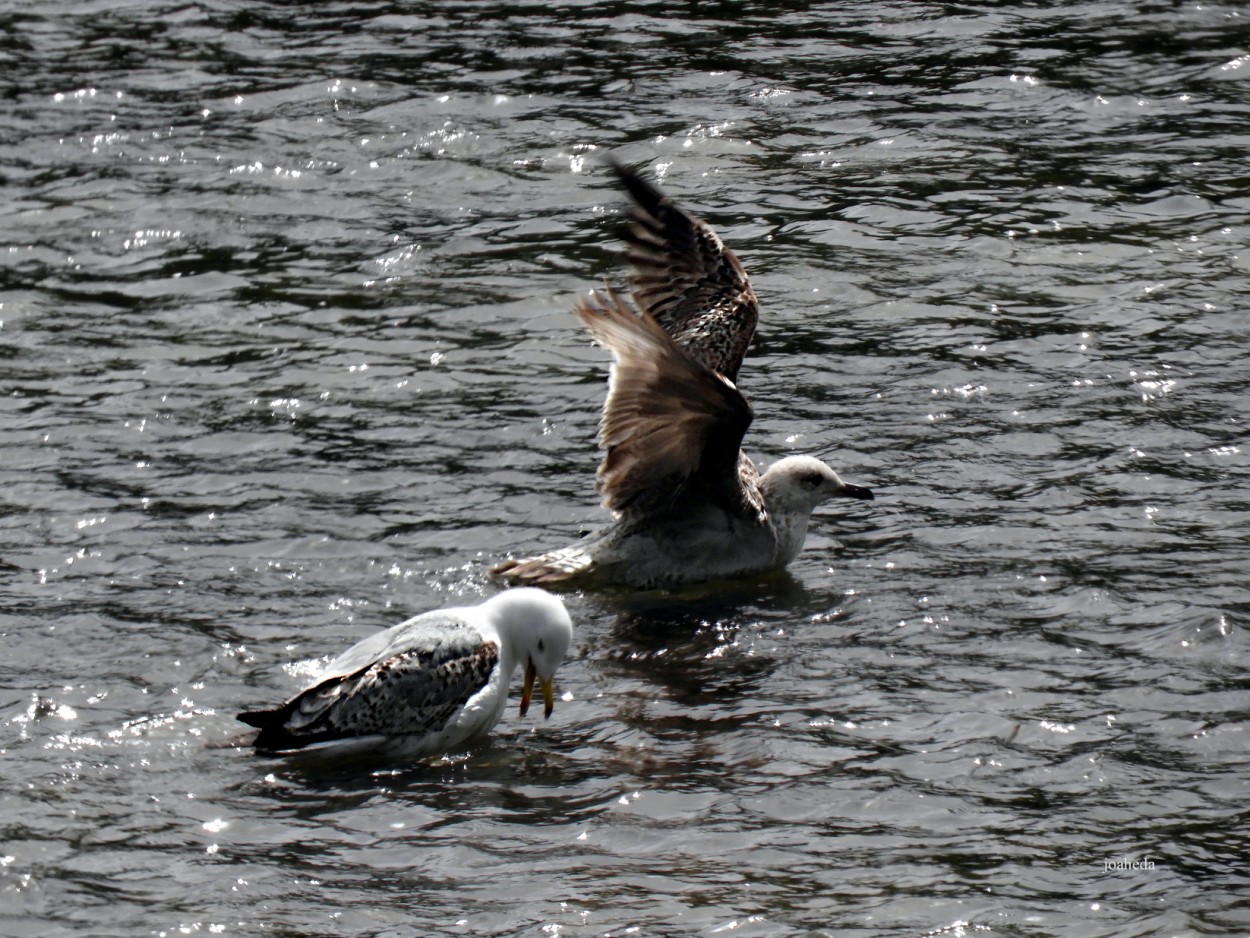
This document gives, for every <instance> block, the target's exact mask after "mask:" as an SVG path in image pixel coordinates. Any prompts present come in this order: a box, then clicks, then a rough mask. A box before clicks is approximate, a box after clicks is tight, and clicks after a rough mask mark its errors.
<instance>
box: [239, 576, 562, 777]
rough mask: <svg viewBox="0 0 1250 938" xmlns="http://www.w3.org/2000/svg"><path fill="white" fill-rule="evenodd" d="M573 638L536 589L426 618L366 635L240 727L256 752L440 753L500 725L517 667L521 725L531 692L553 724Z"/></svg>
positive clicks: (556, 608)
mask: <svg viewBox="0 0 1250 938" xmlns="http://www.w3.org/2000/svg"><path fill="white" fill-rule="evenodd" d="M572 635H573V623H572V621H571V620H570V618H569V614H568V612H567V610H566V609H565V608H564V603H563V602H562V601H561V600H560V599H559V598H558V597H556V596H553V595H551V594H550V593H548V592H546V591H545V590H541V589H535V588H532V587H523V588H520V589H512V590H506V591H504V592H502V593H499V594H498V595H496V596H492V597H491V598H490V599H488V600H486V601H485V602H483V603H481V604H480V605H477V606H464V607H459V608H453V609H441V610H438V611H435V612H427V613H424V614H422V615H419V616H415V617H414V618H411V619H408V620H407V621H405V622H401V623H400V624H399V625H396V626H393V627H392V628H389V629H386V630H385V631H382V632H378V633H376V634H374V635H371V636H369V637H368V638H366V639H364V640H363V641H361V642H359V643H357V644H355V645H353V646H352V647H351V648H349V649H348V650H347V651H345V652H343V654H341V655H339V656H338V657H337V658H335V659H334V660H333V661H331V662H330V663H329V665H327V667H326V669H325V671H324V673H323V674H322V675H321V677H320V678H319V679H318V680H317V681H316V682H314V683H313V684H311V685H309V686H308V687H306V688H304V689H303V690H302V691H300V692H299V693H298V694H296V695H295V696H294V697H292V698H291V699H290V700H288V701H287V702H286V703H284V704H283V705H282V706H280V707H275V708H274V709H272V710H256V711H250V712H246V713H240V714H239V715H238V718H239V719H240V720H242V721H243V722H244V723H247V724H248V725H250V726H255V727H257V728H258V729H259V730H260V733H258V734H257V736H256V739H255V741H254V743H253V745H255V747H256V748H257V750H258V751H261V752H268V753H277V754H291V753H294V752H307V751H310V750H326V749H332V750H334V751H335V752H336V754H337V753H340V752H356V751H360V750H380V751H383V752H385V753H386V754H388V755H402V756H413V757H415V756H423V755H433V754H436V753H442V752H446V751H448V750H450V749H455V748H457V747H459V746H461V745H463V744H465V743H468V742H470V741H472V740H474V739H478V738H480V737H482V736H485V735H486V734H487V733H488V732H489V731H490V730H491V728H492V727H494V726H495V724H496V723H498V722H499V720H500V718H501V717H502V716H503V712H504V708H505V706H506V704H507V698H508V685H509V683H510V682H511V678H512V675H513V673H514V672H515V671H516V669H517V668H518V667H520V666H523V667H524V674H525V677H524V683H523V685H522V690H521V715H522V716H524V715H525V713H526V711H527V710H528V709H529V705H530V700H531V698H532V695H533V692H534V685H535V683H537V684H538V686H539V688H540V691H541V693H542V697H543V713H544V715H545V716H550V715H551V711H552V708H553V707H554V705H555V683H554V681H555V673H556V668H558V667H559V665H560V662H561V661H562V660H563V658H564V654H565V652H566V651H567V650H568V647H569V642H570V641H571V640H572Z"/></svg>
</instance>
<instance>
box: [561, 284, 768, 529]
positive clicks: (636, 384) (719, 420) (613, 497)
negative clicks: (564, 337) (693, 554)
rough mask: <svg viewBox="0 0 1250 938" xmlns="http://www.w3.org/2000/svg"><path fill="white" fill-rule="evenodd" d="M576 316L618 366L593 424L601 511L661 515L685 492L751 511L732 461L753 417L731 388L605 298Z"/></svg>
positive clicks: (595, 298) (647, 320) (648, 319)
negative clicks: (599, 453) (599, 451)
mask: <svg viewBox="0 0 1250 938" xmlns="http://www.w3.org/2000/svg"><path fill="white" fill-rule="evenodd" d="M574 311H575V312H576V313H577V315H578V316H579V317H580V318H581V320H582V322H583V323H585V325H586V328H587V329H589V330H590V332H591V334H592V335H593V336H594V337H595V338H596V339H597V340H598V341H599V343H600V344H601V345H603V346H604V347H605V348H607V349H608V350H609V351H610V352H611V353H612V355H613V357H614V358H615V359H616V363H615V364H614V365H613V366H612V374H611V378H610V379H609V381H608V398H607V401H606V402H605V403H604V406H603V416H602V418H601V420H600V422H599V445H600V447H601V448H603V449H605V450H607V455H605V456H604V458H603V462H602V463H601V464H600V466H599V474H598V479H599V490H600V492H601V493H602V495H603V504H604V506H605V507H607V508H609V509H610V510H612V511H614V512H620V511H624V510H625V509H633V510H637V511H642V512H647V511H659V510H662V509H663V508H664V507H666V506H669V505H671V504H672V503H673V502H674V500H675V498H676V497H677V496H678V495H679V494H681V493H683V492H690V491H692V483H694V484H697V485H698V486H699V487H700V488H701V489H702V490H703V491H705V492H706V493H708V494H709V495H710V496H711V497H713V498H716V499H717V500H718V501H721V502H723V503H724V504H725V505H726V506H727V507H730V508H731V509H736V508H738V507H739V506H743V505H744V503H745V502H747V501H749V499H748V498H746V497H744V493H743V491H742V481H741V479H740V477H739V471H738V469H739V465H738V460H739V447H740V446H741V445H742V438H743V436H744V435H745V434H746V431H747V427H748V426H750V423H751V408H750V407H749V406H748V404H747V402H746V399H745V398H744V397H743V396H742V394H741V392H740V391H739V390H738V389H737V388H736V387H734V384H733V382H732V381H730V380H728V379H727V378H725V377H724V376H722V375H719V374H716V373H715V372H713V371H711V370H710V369H708V368H707V367H706V366H704V365H703V364H701V363H700V362H698V361H697V360H696V359H695V358H694V357H693V356H691V355H690V354H688V353H687V352H686V351H684V350H683V349H682V348H681V347H679V346H678V344H677V343H676V342H675V341H674V339H673V337H671V336H670V335H669V334H668V333H667V332H665V331H664V330H663V329H662V328H661V327H660V326H659V324H658V323H656V321H655V319H654V318H653V317H652V316H651V315H650V314H649V313H641V314H639V313H638V312H637V311H635V310H634V309H633V308H632V307H630V306H629V305H628V304H627V303H625V302H624V301H622V300H621V299H620V298H619V297H617V296H616V295H615V294H613V293H611V292H608V293H599V292H592V293H591V294H590V296H589V297H588V298H585V299H583V300H581V301H580V302H579V303H578V304H577V306H576V307H575V309H574Z"/></svg>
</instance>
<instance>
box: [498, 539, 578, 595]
mask: <svg viewBox="0 0 1250 938" xmlns="http://www.w3.org/2000/svg"><path fill="white" fill-rule="evenodd" d="M594 566H595V561H594V558H592V557H591V556H590V554H589V553H588V552H587V551H586V550H584V549H583V548H581V547H565V548H563V549H561V550H553V551H551V552H550V553H546V554H540V555H539V556H537V557H523V558H521V559H519V560H505V561H504V562H503V563H501V564H497V565H496V566H494V567H492V568H491V571H490V572H491V575H492V576H496V577H499V578H500V579H503V580H507V581H508V582H509V583H526V584H529V585H531V586H552V585H558V584H560V583H567V582H568V581H570V580H576V579H580V578H581V577H584V576H586V575H587V574H589V573H590V572H591V571H592V570H594Z"/></svg>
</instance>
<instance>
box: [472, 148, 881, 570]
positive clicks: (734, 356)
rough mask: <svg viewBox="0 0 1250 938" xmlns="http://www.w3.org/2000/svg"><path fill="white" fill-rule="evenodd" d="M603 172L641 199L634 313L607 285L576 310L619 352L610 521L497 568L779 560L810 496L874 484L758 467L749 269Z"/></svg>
mask: <svg viewBox="0 0 1250 938" xmlns="http://www.w3.org/2000/svg"><path fill="white" fill-rule="evenodd" d="M613 168H614V169H615V171H616V173H617V175H618V176H619V178H620V179H621V182H622V183H623V184H624V186H625V188H626V189H627V190H628V191H629V193H630V194H631V195H632V196H633V197H634V200H635V203H636V204H635V206H634V209H633V213H632V217H633V226H632V227H631V229H630V232H629V234H628V236H627V245H628V246H627V249H626V257H627V259H628V260H629V261H630V263H631V265H632V268H633V273H632V276H631V278H630V279H631V284H632V286H633V288H634V289H633V296H634V300H635V302H636V303H637V304H638V306H639V307H640V308H639V309H635V308H634V307H633V306H631V305H630V304H629V303H628V302H626V301H625V300H623V299H621V298H620V297H619V296H617V295H616V294H615V293H613V292H612V291H611V290H605V291H603V292H599V291H592V292H591V293H590V295H589V296H588V297H586V298H584V299H582V300H580V301H579V302H578V304H577V305H576V306H575V307H574V312H575V313H576V314H577V316H578V317H579V318H580V319H581V321H582V323H583V324H584V325H585V326H586V328H587V330H588V331H589V332H590V333H591V335H593V336H594V337H595V339H596V340H597V341H598V342H599V343H600V344H601V345H603V346H604V347H605V348H607V349H608V350H609V351H610V352H611V353H612V356H613V358H614V359H615V362H614V364H613V366H612V370H611V374H610V377H609V381H608V397H607V400H606V402H605V403H604V407H603V415H602V417H601V419H600V423H599V445H600V447H601V448H602V449H604V450H606V455H605V456H604V458H603V461H602V463H601V464H600V466H599V472H598V476H597V479H598V486H599V491H600V493H601V495H602V496H603V504H604V506H605V507H606V508H608V509H609V510H610V511H611V512H612V513H613V515H614V516H615V518H616V521H615V523H614V524H613V525H611V526H610V527H608V528H607V529H605V530H603V531H600V532H596V533H594V534H591V535H589V536H588V537H586V538H584V539H583V540H581V541H579V542H578V543H576V544H573V545H572V546H570V547H566V548H563V549H560V550H555V551H551V552H549V553H545V554H541V555H539V556H537V557H530V558H526V559H519V560H508V561H505V562H504V563H501V564H499V565H498V566H496V567H495V568H494V569H493V570H492V573H494V574H495V575H497V576H500V577H503V578H505V579H507V580H509V581H511V582H518V583H533V584H543V585H549V584H561V583H565V584H570V585H578V586H581V585H608V584H619V585H625V586H632V587H638V588H644V589H646V588H653V587H664V586H675V585H678V584H682V583H692V582H698V581H702V580H711V579H720V578H725V577H737V576H745V575H749V574H753V573H760V572H763V571H766V570H773V569H779V568H781V567H784V566H785V565H786V564H788V563H789V562H790V561H791V560H793V559H794V557H795V556H796V555H797V554H798V552H799V551H800V550H801V549H802V547H803V541H804V539H805V538H806V536H807V525H808V521H809V519H810V517H811V513H812V510H813V509H814V508H815V507H816V506H817V505H819V504H820V503H822V502H824V501H826V500H827V499H830V498H835V497H845V498H857V499H871V498H872V497H873V496H872V492H871V491H870V490H869V489H866V488H864V487H863V486H859V485H851V484H849V483H846V482H843V481H842V479H841V478H840V477H839V476H838V474H837V473H836V472H834V471H833V469H831V468H830V467H829V466H828V465H826V464H825V463H824V462H822V461H821V460H819V459H816V458H815V457H813V456H791V457H787V458H785V459H782V460H779V461H778V462H777V463H775V464H774V465H773V466H771V467H770V468H769V469H768V471H767V472H765V473H764V474H763V475H761V474H760V473H759V471H758V470H757V469H756V468H755V464H754V463H752V462H751V460H750V459H748V458H747V456H746V454H745V453H743V452H742V449H741V446H742V440H743V437H744V436H745V435H746V431H747V428H748V427H749V426H750V424H751V417H752V413H751V408H750V406H749V405H748V404H747V401H746V398H744V397H743V396H742V392H741V391H739V390H738V387H737V385H735V384H734V380H735V378H736V377H737V374H738V369H739V367H740V366H741V364H742V359H743V357H744V356H745V355H746V350H747V347H748V346H749V345H750V342H751V337H752V335H753V334H754V331H755V324H756V321H757V319H758V307H757V302H756V299H755V293H754V292H753V291H752V289H751V285H750V283H749V282H748V280H747V275H746V272H745V270H743V268H742V265H741V264H740V263H739V261H738V259H737V257H735V256H734V254H733V252H732V251H730V250H729V249H728V248H727V247H725V245H724V244H723V243H722V241H721V240H720V238H719V237H718V236H717V235H716V233H715V232H714V231H713V230H712V229H711V227H709V226H708V225H707V224H706V223H705V222H703V221H700V220H699V219H697V218H694V217H693V216H691V215H688V214H687V213H686V212H683V211H682V210H681V209H679V208H677V207H676V206H675V205H673V204H672V202H670V201H669V200H668V199H667V198H665V197H664V196H663V195H661V194H660V192H659V191H658V190H656V189H655V188H654V187H653V186H651V185H650V184H649V183H647V182H646V181H645V180H643V179H642V178H641V177H639V176H638V175H637V174H635V173H634V172H632V171H630V170H627V169H625V168H623V167H620V166H614V167H613Z"/></svg>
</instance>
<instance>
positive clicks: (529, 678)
mask: <svg viewBox="0 0 1250 938" xmlns="http://www.w3.org/2000/svg"><path fill="white" fill-rule="evenodd" d="M535 680H537V681H538V686H539V688H541V689H542V692H543V716H544V717H549V716H551V711H552V710H554V709H555V708H556V682H555V678H551V679H545V678H541V677H539V676H538V670H537V669H536V668H535V667H534V661H533V659H530V660H529V661H526V662H525V683H524V684H523V685H521V716H525V714H526V712H527V711H528V710H529V708H530V699H531V698H532V697H533V696H534V681H535Z"/></svg>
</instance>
